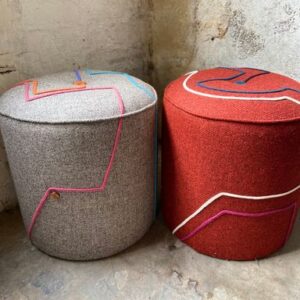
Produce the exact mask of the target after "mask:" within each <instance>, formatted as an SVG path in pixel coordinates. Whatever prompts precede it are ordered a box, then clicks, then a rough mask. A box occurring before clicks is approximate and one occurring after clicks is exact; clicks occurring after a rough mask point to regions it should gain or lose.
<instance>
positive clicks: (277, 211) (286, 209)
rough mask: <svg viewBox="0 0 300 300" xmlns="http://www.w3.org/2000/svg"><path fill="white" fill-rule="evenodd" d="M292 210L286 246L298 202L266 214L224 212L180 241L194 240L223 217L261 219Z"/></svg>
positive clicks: (285, 239) (205, 222)
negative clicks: (193, 238)
mask: <svg viewBox="0 0 300 300" xmlns="http://www.w3.org/2000/svg"><path fill="white" fill-rule="evenodd" d="M290 209H293V214H292V216H291V219H290V222H289V226H288V230H287V232H286V235H285V238H284V241H283V244H285V242H286V241H287V240H288V238H289V235H290V233H291V231H292V227H293V223H294V219H295V217H296V212H297V204H296V202H294V203H292V204H290V205H288V206H286V207H283V208H279V209H272V210H268V211H264V212H256V213H246V212H238V211H232V210H227V209H226V210H222V211H220V212H218V213H217V214H215V215H214V216H212V217H210V218H208V219H207V220H206V221H204V222H203V223H201V224H200V225H199V226H198V227H196V228H195V229H194V230H193V231H191V232H190V233H189V234H187V235H185V236H184V237H182V238H180V240H182V241H186V240H187V239H190V238H192V237H193V236H195V235H196V234H197V233H199V232H200V231H202V230H204V229H205V228H206V227H207V226H208V225H210V224H212V223H213V222H215V221H216V220H218V219H219V218H221V217H222V216H226V215H230V216H237V217H248V218H260V217H266V216H270V215H273V214H277V213H281V212H285V211H288V210H290Z"/></svg>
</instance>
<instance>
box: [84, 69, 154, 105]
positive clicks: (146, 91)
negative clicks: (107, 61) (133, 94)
mask: <svg viewBox="0 0 300 300" xmlns="http://www.w3.org/2000/svg"><path fill="white" fill-rule="evenodd" d="M85 71H86V73H87V74H88V75H90V76H95V75H121V76H123V77H125V78H126V79H127V80H128V81H129V82H130V83H131V84H132V85H133V86H134V87H136V88H138V89H140V90H142V91H143V92H145V93H146V94H147V95H148V96H149V97H150V98H151V99H156V98H157V95H156V92H155V90H154V89H153V88H152V92H151V91H150V90H148V89H146V88H145V87H144V86H143V85H141V84H140V83H139V82H138V81H136V80H135V78H134V77H133V76H131V75H129V74H127V73H123V72H114V71H93V70H90V69H87V70H85Z"/></svg>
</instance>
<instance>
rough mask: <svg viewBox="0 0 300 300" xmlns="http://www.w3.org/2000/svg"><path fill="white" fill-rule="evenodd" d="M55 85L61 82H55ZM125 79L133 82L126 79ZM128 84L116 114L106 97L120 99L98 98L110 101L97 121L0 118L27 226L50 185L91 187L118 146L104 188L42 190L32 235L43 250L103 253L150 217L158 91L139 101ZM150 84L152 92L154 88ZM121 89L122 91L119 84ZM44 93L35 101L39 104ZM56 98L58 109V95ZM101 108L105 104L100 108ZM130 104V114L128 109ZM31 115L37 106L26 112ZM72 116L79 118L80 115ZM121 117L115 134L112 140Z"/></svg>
mask: <svg viewBox="0 0 300 300" xmlns="http://www.w3.org/2000/svg"><path fill="white" fill-rule="evenodd" d="M105 76H106V75H105ZM109 76H110V75H109ZM113 76H116V75H113ZM118 76H119V77H121V76H120V75H118ZM55 85H57V86H58V88H59V87H60V85H61V86H63V84H62V83H61V82H60V81H58V82H56V83H55ZM127 85H128V86H130V85H131V83H129V82H127ZM51 87H52V86H51ZM51 87H49V86H45V87H44V88H45V89H49V88H51ZM116 88H119V86H116ZM135 88H136V87H135ZM149 89H150V88H149ZM129 90H130V88H128V94H127V95H126V97H127V100H126V101H124V106H125V116H124V117H122V118H120V112H118V115H117V116H118V117H116V115H114V114H115V113H116V114H117V110H116V111H114V110H115V107H114V105H112V104H110V103H111V102H114V103H115V106H116V108H117V109H118V102H117V100H116V99H113V98H112V97H111V95H110V94H106V96H107V99H106V100H105V99H104V98H103V102H102V103H101V105H103V106H108V107H110V108H108V110H107V112H106V115H105V118H106V116H107V117H108V116H109V115H108V114H109V113H111V117H113V118H110V117H108V119H106V120H102V121H93V122H86V123H83V122H80V123H74V122H73V119H70V115H69V114H68V113H66V114H65V115H63V114H62V115H61V117H66V118H64V119H59V122H61V121H62V123H64V122H68V123H69V124H47V123H36V121H37V119H35V120H34V122H24V121H20V120H16V119H15V118H10V117H5V116H1V117H0V124H1V131H2V134H3V139H4V142H5V146H6V150H7V155H8V160H9V163H10V167H11V171H12V176H13V179H14V183H15V187H16V192H17V196H18V199H19V204H20V208H21V212H22V216H23V220H24V224H25V226H26V228H27V230H28V228H29V227H30V224H31V223H32V217H33V215H34V212H35V210H36V208H37V207H38V205H39V203H40V200H41V198H42V197H43V195H44V194H45V192H46V190H47V189H48V188H49V187H53V186H54V187H57V186H58V187H65V188H77V189H89V188H94V187H97V186H100V185H101V183H103V180H104V177H105V174H106V173H107V169H108V164H109V161H110V160H111V157H112V153H113V151H112V150H113V149H114V147H115V146H116V149H115V150H116V151H115V157H114V159H113V161H112V167H111V170H110V172H109V175H108V180H107V183H106V185H105V188H104V189H103V190H102V191H98V192H80V193H77V192H60V197H59V199H58V200H55V199H53V198H52V197H47V201H46V202H45V204H44V206H43V207H42V210H41V212H40V214H39V215H38V217H37V219H36V222H35V224H34V227H33V229H32V234H31V240H32V242H33V244H34V245H36V246H37V247H38V248H39V249H41V250H42V251H44V252H46V253H47V254H49V255H52V256H57V257H60V258H64V259H70V260H91V259H97V258H102V257H107V256H110V255H113V254H115V253H117V252H119V251H122V250H123V249H126V248H127V247H128V246H130V245H132V244H133V243H135V242H136V241H137V240H138V239H140V238H141V237H142V236H143V235H144V234H145V233H146V231H147V230H148V228H149V227H150V225H151V223H152V221H153V217H154V215H153V214H154V209H153V199H154V155H155V149H154V148H155V140H156V136H155V103H156V97H152V98H151V97H150V96H149V95H147V94H146V93H145V92H144V95H143V97H144V98H143V99H141V100H140V101H139V100H138V99H137V98H135V96H136V95H135V94H133V99H132V102H131V100H130V93H129ZM150 91H151V92H153V91H152V89H150ZM75 94H77V93H74V95H75ZM120 94H121V96H123V94H122V92H121V91H120ZM125 94H126V92H125ZM65 95H66V94H65ZM70 95H71V94H70ZM80 95H82V93H78V94H77V95H76V97H78V103H79V101H80ZM153 95H155V94H154V92H153ZM59 96H61V95H51V96H50V97H49V99H50V98H51V99H52V100H54V101H56V100H57V97H59ZM6 97H7V96H6ZM114 97H115V96H114ZM126 97H125V99H126ZM45 99H47V98H45ZM45 99H43V100H41V102H40V105H41V106H42V104H43V103H44V102H43V101H44V100H45ZM144 99H147V101H145V100H144ZM104 100H105V101H104ZM6 101H7V99H6V98H5V99H4V102H6ZM20 101H21V99H20ZM93 101H94V102H97V101H98V99H96V98H94V100H93ZM34 102H35V101H33V102H32V103H34ZM36 102H39V101H36ZM49 103H50V102H49ZM62 103H64V104H65V103H66V102H62ZM56 105H57V109H59V108H60V105H59V104H58V102H57V104H56ZM81 105H82V109H83V110H84V109H85V112H89V108H90V107H89V106H87V107H86V106H85V105H86V104H85V105H83V104H81ZM63 107H64V105H63ZM134 107H135V108H136V110H134ZM48 108H49V107H48V106H46V108H45V111H46V112H47V113H48V114H49V116H48V119H47V120H48V121H50V120H51V122H53V123H55V122H56V121H57V119H56V117H55V116H53V118H52V115H51V114H52V113H54V110H52V106H51V107H50V108H49V110H47V109H48ZM40 109H41V110H42V108H40ZM64 109H65V107H64ZM93 109H94V107H93ZM101 109H102V111H104V110H105V109H106V108H101ZM109 109H111V110H109ZM29 111H30V110H29ZM102 111H100V110H98V111H97V114H98V116H99V117H100V118H102V117H103V116H104V114H102ZM129 111H130V112H132V113H131V114H130V113H129V114H126V112H129ZM85 112H83V114H84V113H85ZM18 113H21V110H20V111H19V112H18ZM30 113H31V112H30ZM24 114H26V113H25V112H24ZM34 116H35V113H33V114H31V115H30V118H35V117H34ZM36 116H37V115H36ZM76 116H78V117H80V115H79V114H78V115H76ZM76 116H74V118H75V117H76ZM75 120H76V119H75ZM120 120H122V126H121V131H120V138H119V140H118V143H117V144H116V145H115V138H116V133H117V131H118V128H119V127H120V126H119V125H120ZM81 121H82V120H81Z"/></svg>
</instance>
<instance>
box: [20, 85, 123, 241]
mask: <svg viewBox="0 0 300 300" xmlns="http://www.w3.org/2000/svg"><path fill="white" fill-rule="evenodd" d="M89 90H113V91H114V92H115V93H116V95H117V98H118V104H119V110H120V113H121V118H120V119H119V122H118V127H117V131H116V135H115V139H114V144H113V148H112V151H111V154H110V158H109V163H108V166H107V169H106V171H105V174H104V177H103V181H102V183H101V185H100V186H99V187H93V188H64V187H49V188H48V189H47V191H46V192H45V194H44V195H43V197H42V198H41V200H40V202H39V204H38V206H37V207H36V209H35V211H34V213H33V215H32V218H31V223H30V225H29V227H28V230H27V232H28V236H29V238H31V234H32V230H33V227H34V225H35V223H36V220H37V218H38V217H39V215H40V213H41V211H42V209H43V207H44V205H45V203H46V202H47V199H48V197H49V194H50V193H51V192H65V193H94V192H102V191H103V190H104V189H105V187H106V184H107V181H108V178H109V174H110V171H111V169H112V164H113V161H114V158H115V155H116V152H117V148H118V144H119V140H120V135H121V131H122V123H123V115H124V112H125V107H124V102H123V98H122V96H121V94H120V92H119V90H118V89H117V88H115V87H99V88H88V89H83V90H75V91H74V90H73V91H71V90H70V91H68V90H66V91H61V92H55V93H51V94H45V95H40V96H37V97H32V98H30V97H29V85H28V84H25V101H32V100H37V99H40V98H44V97H48V96H50V95H53V94H63V93H72V92H73V93H74V92H79V91H80V92H81V91H89Z"/></svg>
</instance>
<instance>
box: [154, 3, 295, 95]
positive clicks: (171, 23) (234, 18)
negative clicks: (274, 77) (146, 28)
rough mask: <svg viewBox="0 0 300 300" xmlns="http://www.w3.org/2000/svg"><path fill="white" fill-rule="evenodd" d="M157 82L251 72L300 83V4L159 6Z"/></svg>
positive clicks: (156, 5)
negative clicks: (199, 72) (201, 73)
mask: <svg viewBox="0 0 300 300" xmlns="http://www.w3.org/2000/svg"><path fill="white" fill-rule="evenodd" d="M153 9H154V20H153V49H154V51H153V53H154V56H153V65H154V66H155V69H154V72H153V73H154V75H153V79H154V82H155V83H156V85H157V86H159V87H160V89H161V90H162V89H163V87H164V86H165V85H166V84H167V83H168V82H169V81H170V80H172V79H174V78H176V77H178V76H179V75H180V74H183V73H185V72H188V71H191V70H195V69H203V68H209V67H217V66H228V67H229V66H249V67H256V68H261V69H267V70H270V71H275V72H280V73H285V74H287V75H289V76H292V77H293V78H295V79H297V80H299V79H300V51H299V49H300V3H299V0H265V1H259V0H230V1H229V0H210V1H205V0H190V1H175V0H153Z"/></svg>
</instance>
